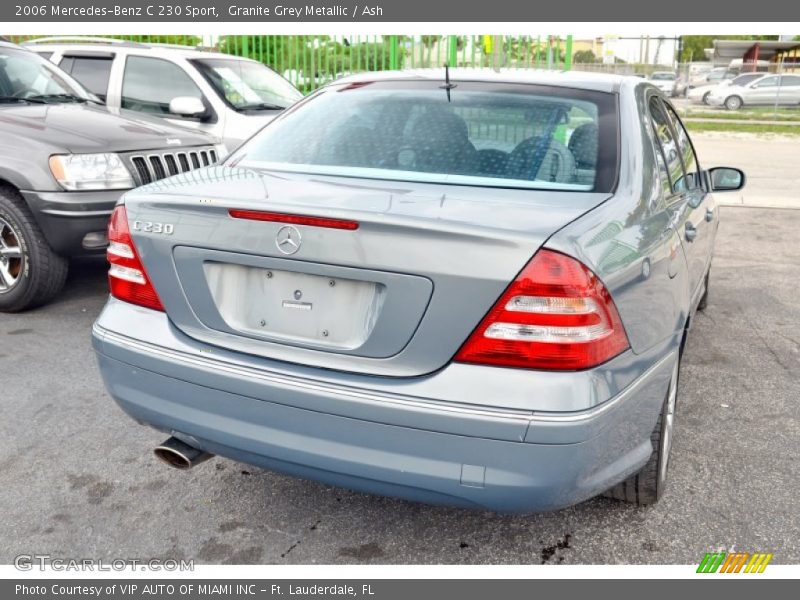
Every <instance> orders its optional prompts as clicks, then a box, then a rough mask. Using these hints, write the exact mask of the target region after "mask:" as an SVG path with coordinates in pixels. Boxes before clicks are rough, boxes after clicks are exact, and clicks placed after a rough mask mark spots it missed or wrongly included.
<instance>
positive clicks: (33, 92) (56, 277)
mask: <svg viewBox="0 0 800 600" xmlns="http://www.w3.org/2000/svg"><path fill="white" fill-rule="evenodd" d="M213 142H214V140H213V139H212V138H210V137H209V136H207V135H204V134H201V133H195V132H192V131H187V130H185V129H180V128H177V127H174V126H171V125H169V124H168V123H166V122H164V121H155V122H150V121H147V120H145V119H144V118H137V117H136V116H135V115H134V116H133V117H130V116H128V117H122V116H118V115H114V114H111V113H110V112H109V110H108V109H107V108H106V107H105V106H103V105H102V103H101V102H100V101H99V100H98V99H97V98H96V97H95V96H93V95H92V94H91V93H89V92H88V91H86V90H85V89H84V88H83V87H82V86H81V85H80V84H79V83H78V82H77V81H75V80H74V79H72V78H71V77H70V76H69V75H67V74H66V73H64V72H62V71H60V70H59V69H58V68H57V67H55V66H53V65H52V64H51V63H49V62H47V61H46V60H44V59H43V58H41V57H39V56H37V55H36V54H34V53H32V52H29V51H27V50H23V49H22V48H20V47H18V46H14V45H13V44H9V43H3V42H0V311H19V310H23V309H26V308H30V307H33V306H36V305H39V304H43V303H45V302H47V301H48V300H49V299H51V298H53V297H54V296H55V295H56V294H57V293H58V292H59V290H60V289H61V287H62V285H63V284H64V280H65V278H66V275H67V258H68V257H70V256H75V255H81V254H92V253H102V252H103V251H104V250H105V247H106V245H107V239H106V226H107V224H108V218H109V215H110V214H111V211H112V209H113V208H114V205H115V204H116V202H117V200H118V199H119V197H120V196H121V195H122V193H123V191H125V190H128V189H130V188H132V187H135V186H136V185H139V184H141V183H147V182H149V181H153V180H156V179H160V178H163V177H165V176H166V175H167V174H173V173H178V172H181V171H184V172H188V171H191V170H192V169H195V168H199V167H201V166H203V165H209V164H213V163H214V162H216V160H217V157H218V152H219V151H220V148H221V146H220V148H218V147H217V146H215V145H214V143H213Z"/></svg>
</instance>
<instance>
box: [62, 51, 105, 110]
mask: <svg viewBox="0 0 800 600" xmlns="http://www.w3.org/2000/svg"><path fill="white" fill-rule="evenodd" d="M113 62H114V59H113V57H103V58H98V57H90V56H65V57H64V60H63V61H62V64H61V65H60V66H61V68H62V69H64V70H65V71H67V72H68V73H69V74H70V75H72V76H73V77H74V78H75V79H77V80H78V81H80V82H81V84H83V87H85V88H86V89H88V90H89V91H90V92H92V93H93V94H95V95H96V96H99V97H100V98H102V99H103V100H105V99H106V96H107V95H108V79H109V76H110V75H111V65H112V63H113ZM67 67H68V68H67Z"/></svg>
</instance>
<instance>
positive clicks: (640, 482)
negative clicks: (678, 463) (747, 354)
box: [605, 357, 680, 506]
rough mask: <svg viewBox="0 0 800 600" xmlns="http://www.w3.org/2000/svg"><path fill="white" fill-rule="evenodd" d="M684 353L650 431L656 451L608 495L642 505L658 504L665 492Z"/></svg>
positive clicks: (673, 370) (678, 360) (609, 491)
mask: <svg viewBox="0 0 800 600" xmlns="http://www.w3.org/2000/svg"><path fill="white" fill-rule="evenodd" d="M679 370H680V357H678V359H676V361H675V366H674V367H673V369H672V377H671V379H670V382H669V389H668V390H667V396H666V398H664V404H663V405H662V407H661V414H659V415H658V421H657V422H656V427H655V429H653V433H652V434H651V435H650V441H651V443H652V444H653V448H654V450H653V453H652V454H651V455H650V460H648V461H647V464H646V465H645V466H644V467H643V468H642V470H641V471H639V472H638V473H636V474H635V475H631V476H630V477H629V478H628V479H626V480H625V481H623V482H622V483H618V484H617V485H615V486H614V487H613V488H611V489H610V490H608V491H607V492H606V493H605V495H606V496H609V497H611V498H616V499H617V500H623V501H625V502H630V503H632V504H636V505H638V506H647V505H649V504H655V503H656V502H658V500H659V499H660V498H661V496H663V495H664V489H665V487H666V482H667V469H668V468H669V455H670V451H671V450H672V436H673V430H674V425H675V406H676V404H677V401H678V372H679Z"/></svg>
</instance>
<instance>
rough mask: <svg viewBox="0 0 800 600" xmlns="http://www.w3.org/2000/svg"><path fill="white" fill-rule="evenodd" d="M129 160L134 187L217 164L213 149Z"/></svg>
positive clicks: (135, 157)
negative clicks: (134, 181) (134, 182)
mask: <svg viewBox="0 0 800 600" xmlns="http://www.w3.org/2000/svg"><path fill="white" fill-rule="evenodd" d="M129 160H130V163H131V166H132V167H133V175H134V179H135V180H136V185H145V184H146V183H152V182H153V181H158V180H159V179H164V178H165V177H170V176H171V175H178V174H179V173H186V172H187V171H193V170H195V169H199V168H200V167H201V166H203V167H205V166H209V165H213V164H215V163H216V162H217V152H216V150H214V149H213V148H194V149H191V150H181V151H180V152H151V153H148V154H132V155H131V156H130V159H129Z"/></svg>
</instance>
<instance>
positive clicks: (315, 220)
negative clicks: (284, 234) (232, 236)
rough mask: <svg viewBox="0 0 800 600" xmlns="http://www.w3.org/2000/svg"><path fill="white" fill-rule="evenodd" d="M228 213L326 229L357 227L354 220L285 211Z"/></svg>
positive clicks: (350, 228) (258, 219) (255, 219)
mask: <svg viewBox="0 0 800 600" xmlns="http://www.w3.org/2000/svg"><path fill="white" fill-rule="evenodd" d="M228 214H229V215H230V216H232V217H233V218H234V219H249V220H250V221H272V222H274V223H289V224H291V225H308V226H309V227H327V228H328V229H347V230H349V231H354V230H356V229H358V223H357V222H356V221H346V220H343V219H328V218H326V217H307V216H305V215H290V214H286V213H276V212H264V211H260V210H238V209H232V210H229V211H228Z"/></svg>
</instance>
